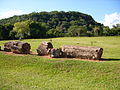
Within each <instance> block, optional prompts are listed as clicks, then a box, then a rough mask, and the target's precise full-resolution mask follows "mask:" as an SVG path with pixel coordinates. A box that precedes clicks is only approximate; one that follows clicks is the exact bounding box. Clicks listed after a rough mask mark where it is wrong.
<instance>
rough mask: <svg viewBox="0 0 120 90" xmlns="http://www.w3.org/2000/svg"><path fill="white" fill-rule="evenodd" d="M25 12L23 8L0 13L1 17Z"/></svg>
mask: <svg viewBox="0 0 120 90" xmlns="http://www.w3.org/2000/svg"><path fill="white" fill-rule="evenodd" d="M22 14H25V12H23V11H22V10H9V11H7V12H1V13H0V19H4V18H8V17H12V16H14V15H22Z"/></svg>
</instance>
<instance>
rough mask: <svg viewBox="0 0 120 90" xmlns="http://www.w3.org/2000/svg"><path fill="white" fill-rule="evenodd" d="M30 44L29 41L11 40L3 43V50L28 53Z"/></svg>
mask: <svg viewBox="0 0 120 90" xmlns="http://www.w3.org/2000/svg"><path fill="white" fill-rule="evenodd" d="M30 49H31V46H30V44H29V43H25V42H20V41H11V42H7V43H5V44H4V51H7V52H13V53H19V54H29V53H30Z"/></svg>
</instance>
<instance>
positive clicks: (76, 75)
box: [0, 37, 120, 90]
mask: <svg viewBox="0 0 120 90" xmlns="http://www.w3.org/2000/svg"><path fill="white" fill-rule="evenodd" d="M49 40H52V42H53V45H54V47H55V48H59V47H60V46H61V45H80V46H99V47H102V48H103V49H104V53H103V56H102V58H104V60H106V61H84V60H74V59H48V58H43V57H41V56H37V55H25V56H15V55H6V54H4V53H3V52H0V90H120V37H64V38H51V39H28V40H23V41H24V42H29V43H30V44H31V46H32V49H31V50H32V51H33V52H36V48H37V47H38V45H39V44H40V43H41V42H42V41H49ZM5 42H7V41H0V46H2V49H3V44H4V43H5Z"/></svg>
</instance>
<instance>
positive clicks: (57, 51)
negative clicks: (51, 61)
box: [50, 48, 63, 58]
mask: <svg viewBox="0 0 120 90" xmlns="http://www.w3.org/2000/svg"><path fill="white" fill-rule="evenodd" d="M62 54H63V53H62V51H61V49H60V48H59V49H58V48H53V49H52V50H51V53H50V56H51V57H52V58H60V57H62Z"/></svg>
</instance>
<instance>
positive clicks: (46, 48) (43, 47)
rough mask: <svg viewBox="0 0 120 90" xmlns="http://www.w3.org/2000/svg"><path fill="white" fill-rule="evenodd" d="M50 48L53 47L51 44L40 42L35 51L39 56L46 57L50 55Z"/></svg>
mask: <svg viewBox="0 0 120 90" xmlns="http://www.w3.org/2000/svg"><path fill="white" fill-rule="evenodd" d="M52 48H53V45H52V43H51V42H42V43H41V44H40V45H39V47H38V49H37V53H38V55H41V56H43V55H48V54H50V52H51V49H52Z"/></svg>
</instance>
